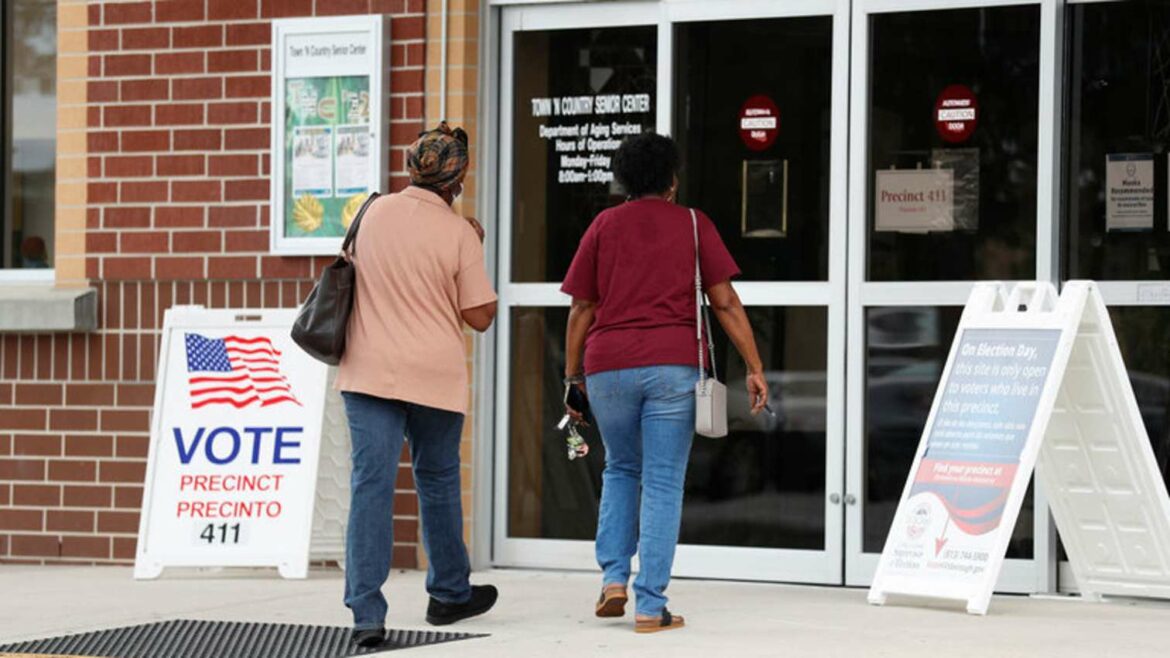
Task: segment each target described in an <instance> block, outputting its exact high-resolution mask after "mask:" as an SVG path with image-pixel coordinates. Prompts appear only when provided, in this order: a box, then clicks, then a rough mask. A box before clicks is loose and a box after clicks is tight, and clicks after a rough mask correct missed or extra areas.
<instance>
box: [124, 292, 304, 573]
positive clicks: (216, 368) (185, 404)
mask: <svg viewBox="0 0 1170 658" xmlns="http://www.w3.org/2000/svg"><path fill="white" fill-rule="evenodd" d="M295 316H296V310H295V309H286V310H254V311H253V310H207V309H203V308H201V307H178V308H173V309H170V310H168V311H167V313H166V316H165V318H164V322H163V333H162V345H161V349H160V352H159V354H160V362H159V368H158V380H157V385H156V390H155V401H154V415H153V417H152V422H151V437H150V453H149V460H148V463H147V471H146V486H145V491H144V494H143V504H142V518H141V522H140V527H139V532H138V552H137V556H136V561H135V568H134V575H135V577H136V578H155V577H158V576H159V575H160V574H161V573H162V571H163V569H164V568H165V567H170V566H182V567H211V566H274V567H277V568H278V569H279V570H280V573H281V575H282V576H284V577H286V578H304V577H305V576H306V575H307V574H308V561H309V540H310V533H311V526H312V517H313V500H314V492H315V488H316V482H317V462H318V456H319V450H320V443H321V425H322V416H323V413H324V404H325V384H326V380H327V371H326V366H325V365H324V364H322V363H320V362H319V361H316V360H314V359H313V358H311V357H310V356H308V355H307V354H306V353H305V352H303V351H302V350H301V349H300V348H298V347H297V346H296V344H295V343H293V342H292V339H291V338H290V337H289V328H290V327H291V326H292V323H293V320H294V319H295Z"/></svg>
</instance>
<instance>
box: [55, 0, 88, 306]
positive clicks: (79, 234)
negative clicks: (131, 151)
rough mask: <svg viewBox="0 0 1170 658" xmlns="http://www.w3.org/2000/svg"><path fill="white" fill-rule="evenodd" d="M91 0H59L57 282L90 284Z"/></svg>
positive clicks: (60, 284) (63, 285)
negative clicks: (87, 275) (88, 102)
mask: <svg viewBox="0 0 1170 658" xmlns="http://www.w3.org/2000/svg"><path fill="white" fill-rule="evenodd" d="M87 12H88V9H87V8H86V0H58V3H57V192H56V202H57V210H56V229H55V232H56V254H55V259H54V266H55V267H56V270H57V285H58V286H61V287H65V288H77V287H84V286H85V285H86V284H87V281H86V278H85V203H86V194H85V191H86V155H87V153H86V129H87V125H86V78H87V77H88V76H87V66H88V62H89V59H88V51H89V18H88V13H87Z"/></svg>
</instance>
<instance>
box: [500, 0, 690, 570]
mask: <svg viewBox="0 0 1170 658" xmlns="http://www.w3.org/2000/svg"><path fill="white" fill-rule="evenodd" d="M660 13H661V12H660V10H659V7H658V6H657V4H656V3H653V2H635V3H613V4H608V3H607V4H606V5H604V6H598V5H586V4H581V5H552V6H534V7H527V6H521V7H507V8H505V9H504V10H503V14H502V22H501V30H502V34H501V46H502V48H501V49H502V54H501V66H500V79H501V85H500V93H499V97H500V105H501V108H500V109H501V111H500V140H499V148H500V154H501V157H500V164H499V171H498V173H499V183H500V189H499V207H498V211H497V212H498V214H497V218H496V223H497V225H498V226H499V227H500V233H499V255H498V268H499V269H498V281H499V294H500V311H499V316H498V320H497V336H498V343H497V349H496V354H497V360H496V377H497V379H496V386H495V390H496V431H495V435H496V441H495V445H496V449H495V465H496V477H495V499H494V500H495V506H494V507H495V509H494V514H493V535H494V541H493V556H492V559H493V562H494V563H495V564H497V565H504V566H525V567H538V568H567V569H589V568H591V567H593V566H594V564H595V562H594V559H593V544H592V540H593V537H594V534H595V532H596V528H597V503H598V500H599V497H600V493H601V472H602V468H603V466H604V451H603V449H602V447H601V440H600V437H598V435H597V432H596V430H595V429H593V428H588V429H586V430H584V431H583V432H582V433H583V434H584V435H585V437H586V440H587V441H588V442H589V444H590V453H589V455H588V456H587V457H586V458H585V459H578V460H574V461H569V460H568V459H567V457H566V448H565V439H564V434H563V432H561V431H559V430H557V428H556V425H557V423H558V421H559V420H560V418H561V416H562V414H563V413H564V410H563V406H562V402H561V395H562V393H563V387H562V384H561V379H562V377H563V376H564V363H565V360H564V359H565V356H564V340H565V325H566V322H567V320H568V314H569V302H570V300H569V298H568V297H566V296H565V295H563V294H561V292H560V282H561V281H562V280H563V279H564V276H565V272H566V271H567V270H568V267H569V263H570V262H571V261H572V258H573V255H574V254H575V253H576V249H577V244H578V242H579V241H580V239H581V236H582V235H583V234H584V233H585V229H586V228H587V227H588V226H589V223H590V221H592V219H593V217H594V216H595V215H596V214H597V213H598V212H600V211H601V210H603V209H604V208H606V207H608V206H610V205H614V204H617V203H620V202H621V200H622V199H621V197H620V196H618V194H617V191H616V189H615V187H614V185H613V184H612V181H611V180H610V179H609V159H610V157H612V155H613V152H614V150H616V147H617V144H618V142H619V141H620V140H621V135H622V134H626V133H628V132H631V131H641V130H655V129H657V126H658V125H659V123H660V122H659V114H660V113H661V111H662V108H661V104H662V99H663V98H664V97H665V96H666V94H665V93H663V86H664V80H666V79H667V78H668V76H669V64H668V62H669V59H668V58H667V57H666V56H664V52H665V46H666V44H664V43H663V41H662V39H660V35H659V32H660V29H659V17H660ZM599 98H604V101H602V102H601V103H600V107H599V101H598V99H599ZM614 98H616V99H617V107H616V108H613V106H612V99H614ZM623 99H632V100H629V101H628V102H629V103H630V104H629V105H628V106H624V107H623ZM599 110H600V111H599ZM615 129H616V131H615Z"/></svg>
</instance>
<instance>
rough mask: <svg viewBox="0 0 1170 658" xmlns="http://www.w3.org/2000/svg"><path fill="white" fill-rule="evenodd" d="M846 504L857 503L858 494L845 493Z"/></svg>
mask: <svg viewBox="0 0 1170 658" xmlns="http://www.w3.org/2000/svg"><path fill="white" fill-rule="evenodd" d="M845 504H846V505H856V504H857V496H854V495H853V494H845Z"/></svg>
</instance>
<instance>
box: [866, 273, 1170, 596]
mask: <svg viewBox="0 0 1170 658" xmlns="http://www.w3.org/2000/svg"><path fill="white" fill-rule="evenodd" d="M1034 467H1035V470H1036V475H1037V480H1038V482H1039V485H1040V486H1041V487H1043V488H1044V491H1045V492H1046V495H1047V497H1048V500H1049V503H1050V505H1051V508H1052V514H1053V518H1054V520H1055V522H1056V526H1057V530H1058V531H1059V532H1060V536H1061V538H1062V539H1063V540H1064V545H1065V548H1066V550H1067V552H1068V556H1069V561H1070V562H1071V563H1072V569H1073V573H1074V574H1075V576H1076V579H1077V584H1078V586H1079V587H1080V589H1081V591H1082V592H1083V593H1086V594H1087V595H1090V596H1100V595H1103V594H1116V595H1127V596H1155V597H1168V596H1170V497H1168V496H1167V493H1166V486H1165V484H1164V482H1163V481H1162V477H1161V475H1160V473H1159V472H1158V468H1157V464H1156V462H1155V460H1154V455H1153V450H1152V448H1151V447H1150V443H1149V440H1148V438H1147V436H1146V431H1145V427H1144V425H1143V424H1142V420H1141V416H1140V415H1139V411H1138V407H1137V402H1136V400H1135V398H1134V394H1133V389H1132V387H1131V385H1130V382H1129V379H1128V377H1127V376H1126V370H1125V365H1124V363H1123V362H1122V359H1121V352H1120V350H1119V349H1118V346H1117V339H1116V337H1115V336H1114V333H1113V327H1112V325H1111V324H1110V322H1109V314H1108V310H1107V309H1106V307H1105V304H1104V302H1103V301H1102V299H1101V296H1100V293H1099V292H1098V290H1097V287H1096V285H1095V284H1093V283H1092V282H1088V281H1071V282H1069V283H1068V284H1066V285H1065V288H1064V292H1063V294H1061V295H1059V296H1058V295H1057V293H1056V289H1055V288H1054V287H1053V286H1052V285H1051V284H1047V283H1026V284H1018V285H1016V286H1015V287H1014V288H1012V289H1010V290H1009V289H1008V288H1007V287H1006V286H1005V285H1004V284H1001V283H980V284H977V285H976V286H975V287H974V289H973V290H972V292H971V296H970V298H969V300H968V302H967V306H966V308H965V309H964V311H963V316H962V319H961V321H960V323H959V328H958V331H957V332H956V336H955V341H954V343H953V344H952V346H951V352H950V356H949V357H948V359H947V364H946V368H945V369H944V370H943V375H942V379H941V381H940V383H939V388H938V391H937V393H936V394H935V398H934V403H933V405H932V407H931V411H930V416H929V417H928V419H927V422H926V428H925V430H924V432H923V435H922V440H921V441H920V443H919V447H918V452H917V455H916V456H915V460H914V464H913V466H912V467H911V469H910V476H909V478H908V480H907V483H906V487H905V489H904V490H903V492H902V499H901V501H900V502H899V504H898V511H897V513H896V515H895V517H894V522H893V524H892V525H891V527H890V533H889V535H888V537H887V539H886V545H885V549H884V550H883V551H882V557H881V562H880V563H879V565H878V570H877V573H876V575H875V577H874V581H873V585H872V586H871V589H870V592H869V601H870V602H871V603H874V604H878V605H880V604H883V603H884V602H885V601H886V597H887V595H889V594H904V595H911V596H919V597H929V598H941V599H952V600H959V601H965V602H966V604H967V611H968V612H971V613H974V614H986V612H987V608H988V605H989V604H990V601H991V594H992V590H993V588H994V586H995V582H996V579H997V577H998V576H999V571H1000V568H1001V566H1002V565H1003V559H1004V553H1005V552H1006V550H1007V543H1008V540H1009V539H1010V537H1011V533H1012V529H1013V528H1014V527H1015V524H1016V518H1017V516H1018V514H1019V510H1020V504H1021V503H1022V501H1023V498H1024V494H1025V493H1026V491H1027V487H1028V481H1029V478H1030V477H1031V475H1032V471H1033V468H1034Z"/></svg>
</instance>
